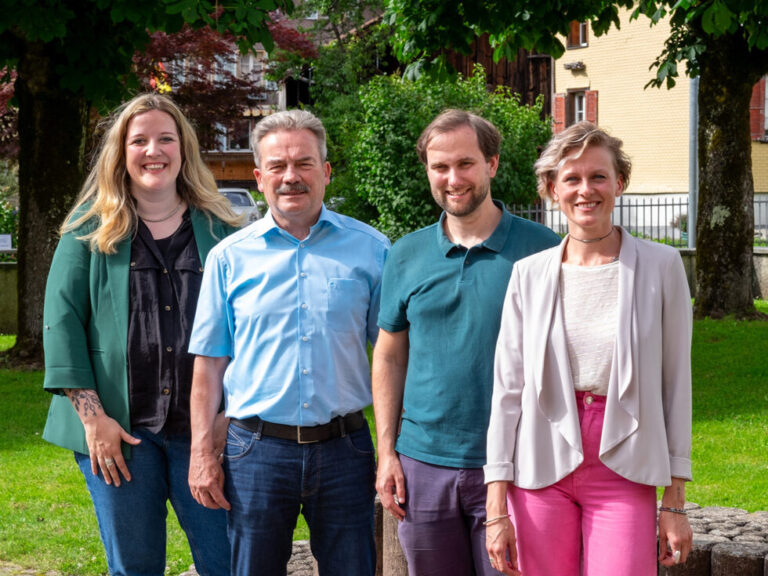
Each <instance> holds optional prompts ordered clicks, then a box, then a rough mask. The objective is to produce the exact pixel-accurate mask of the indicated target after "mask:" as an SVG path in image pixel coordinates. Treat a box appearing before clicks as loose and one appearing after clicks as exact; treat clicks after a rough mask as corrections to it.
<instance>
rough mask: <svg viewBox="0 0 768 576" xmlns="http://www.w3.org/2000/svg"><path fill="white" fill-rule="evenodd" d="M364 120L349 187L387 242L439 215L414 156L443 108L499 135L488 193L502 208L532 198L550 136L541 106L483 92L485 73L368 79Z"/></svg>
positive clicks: (499, 90)
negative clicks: (483, 122) (472, 116)
mask: <svg viewBox="0 0 768 576" xmlns="http://www.w3.org/2000/svg"><path fill="white" fill-rule="evenodd" d="M361 102H362V110H363V121H362V125H361V127H360V130H359V132H358V134H357V144H356V145H355V147H354V148H353V150H352V154H351V156H352V164H353V167H354V173H355V174H356V178H355V186H356V188H357V190H358V192H359V193H360V194H366V195H367V198H368V200H369V201H370V203H371V204H372V205H373V206H375V207H376V209H377V210H378V213H379V218H378V221H377V222H376V225H377V227H378V228H379V229H380V230H382V231H383V232H384V233H385V234H387V235H388V236H390V238H392V239H396V238H399V237H400V236H402V235H404V234H406V233H408V232H411V231H413V230H416V229H418V228H421V227H423V226H426V225H428V224H431V223H433V222H434V221H435V220H436V219H437V217H438V216H439V214H440V208H439V207H437V206H436V204H435V202H434V200H433V199H432V196H431V194H430V191H429V183H428V181H427V178H426V174H425V172H424V167H423V166H422V164H421V163H420V162H419V159H418V157H417V155H416V148H415V143H416V140H417V139H418V137H419V135H420V134H421V132H422V131H423V130H424V128H425V127H426V126H427V124H429V123H430V122H431V121H432V120H433V119H434V117H435V116H437V114H439V113H440V112H441V111H442V110H444V109H445V108H463V109H467V110H472V111H474V112H477V113H478V114H480V115H481V116H483V117H484V118H486V119H488V120H489V121H491V122H493V124H495V125H496V127H497V128H498V129H499V131H500V132H501V134H502V138H503V140H502V147H501V158H500V162H499V170H498V172H497V174H496V178H495V179H494V180H493V184H492V193H493V196H494V198H498V199H500V200H502V201H503V202H505V203H507V204H511V203H528V202H531V201H532V200H533V199H534V198H535V196H536V178H535V176H534V173H533V162H534V161H535V160H536V158H537V156H538V151H537V148H538V147H539V146H541V145H543V144H544V143H546V142H547V140H548V139H549V137H550V135H551V131H550V128H549V125H548V124H547V123H545V122H543V121H542V120H541V119H540V114H541V102H539V103H538V104H537V105H536V106H533V107H527V106H524V105H521V104H520V102H519V99H518V97H517V96H516V95H513V94H511V93H510V92H509V91H508V90H507V89H505V88H503V87H499V88H497V89H496V91H495V92H492V93H489V92H488V90H487V89H486V85H485V71H484V70H483V68H482V66H476V68H475V71H474V74H473V76H471V77H470V78H461V77H459V78H458V79H456V80H455V81H446V82H434V81H431V80H427V79H426V78H421V79H418V80H416V81H410V80H407V79H400V78H396V77H393V76H385V77H378V78H374V79H373V80H372V81H371V82H370V84H368V85H367V86H366V87H364V88H363V89H362V93H361Z"/></svg>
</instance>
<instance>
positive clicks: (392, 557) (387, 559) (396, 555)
mask: <svg viewBox="0 0 768 576" xmlns="http://www.w3.org/2000/svg"><path fill="white" fill-rule="evenodd" d="M382 515H383V522H382V547H383V554H384V558H383V574H382V576H408V564H407V562H406V561H405V555H404V554H403V549H402V548H401V547H400V539H399V538H398V537H397V520H395V518H394V517H393V516H392V514H390V513H388V512H384V513H383V514H382Z"/></svg>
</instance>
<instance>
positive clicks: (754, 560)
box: [712, 542, 768, 576]
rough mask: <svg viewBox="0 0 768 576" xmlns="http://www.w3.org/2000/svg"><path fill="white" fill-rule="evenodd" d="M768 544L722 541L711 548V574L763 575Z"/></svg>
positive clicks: (718, 575) (731, 575)
mask: <svg viewBox="0 0 768 576" xmlns="http://www.w3.org/2000/svg"><path fill="white" fill-rule="evenodd" d="M767 555H768V545H766V544H749V543H740V542H723V543H721V544H716V545H715V546H714V547H713V548H712V576H735V575H738V576H765V558H766V556H767Z"/></svg>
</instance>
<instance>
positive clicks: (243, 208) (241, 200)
mask: <svg viewBox="0 0 768 576" xmlns="http://www.w3.org/2000/svg"><path fill="white" fill-rule="evenodd" d="M219 192H221V193H222V194H224V196H226V197H227V200H229V203H230V204H231V205H232V210H234V211H235V212H236V213H237V214H245V215H246V223H247V224H250V223H251V222H253V221H254V220H258V219H259V218H261V217H262V216H264V214H263V212H262V210H261V209H260V207H259V205H258V204H257V203H256V202H255V201H254V200H253V196H251V193H250V192H249V191H248V190H246V189H245V188H219Z"/></svg>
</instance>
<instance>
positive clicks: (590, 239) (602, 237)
mask: <svg viewBox="0 0 768 576" xmlns="http://www.w3.org/2000/svg"><path fill="white" fill-rule="evenodd" d="M613 230H614V228H613V226H611V230H610V231H609V232H608V234H606V235H605V236H600V238H576V236H574V235H573V234H570V235H569V238H573V239H574V240H578V241H579V242H583V243H584V244H594V243H595V242H600V240H605V239H606V238H608V236H610V235H611V234H613Z"/></svg>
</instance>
